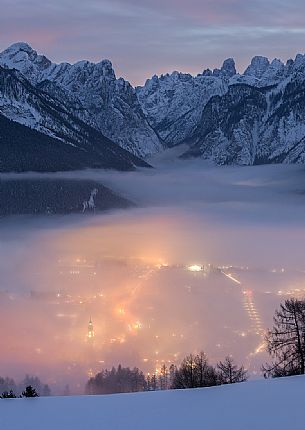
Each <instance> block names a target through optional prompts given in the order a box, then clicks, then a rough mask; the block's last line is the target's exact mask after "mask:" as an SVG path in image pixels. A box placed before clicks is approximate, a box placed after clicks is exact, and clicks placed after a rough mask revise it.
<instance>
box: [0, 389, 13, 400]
mask: <svg viewBox="0 0 305 430" xmlns="http://www.w3.org/2000/svg"><path fill="white" fill-rule="evenodd" d="M16 397H17V396H16V394H14V392H13V390H10V391H4V392H3V393H2V395H1V396H0V398H1V399H16Z"/></svg>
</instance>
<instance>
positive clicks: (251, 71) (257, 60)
mask: <svg viewBox="0 0 305 430" xmlns="http://www.w3.org/2000/svg"><path fill="white" fill-rule="evenodd" d="M269 65H270V62H269V60H268V58H267V57H261V56H258V55H257V56H256V57H253V58H252V60H251V64H250V65H249V66H248V67H247V69H246V70H245V72H244V74H245V75H246V76H247V75H248V76H254V77H255V78H258V79H260V78H261V77H262V76H263V74H264V73H265V72H266V70H267V69H268V67H269Z"/></svg>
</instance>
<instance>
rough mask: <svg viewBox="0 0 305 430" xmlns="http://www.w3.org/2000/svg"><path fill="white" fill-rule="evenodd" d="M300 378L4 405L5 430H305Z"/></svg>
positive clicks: (1, 423)
mask: <svg viewBox="0 0 305 430" xmlns="http://www.w3.org/2000/svg"><path fill="white" fill-rule="evenodd" d="M304 388H305V378H304V377H291V378H283V379H276V380H267V381H265V380H260V381H251V382H247V383H241V384H236V385H231V386H221V387H213V388H203V389H196V390H195V389H194V390H177V391H167V392H166V391H163V392H151V393H137V394H121V395H112V396H92V397H90V396H87V397H86V396H84V397H53V398H38V399H7V400H1V402H0V428H1V429H6V430H9V429H10V430H19V429H20V430H21V429H22V430H27V429H31V430H32V429H43V430H51V429H52V430H53V429H56V430H70V429H71V430H85V429H90V430H98V429H99V430H100V429H105V430H106V429H107V430H111V429H113V430H114V429H130V430H137V429H146V430H150V429H167V430H168V429H175V430H176V429H191V428H201V429H207V430H222V429H234V430H238V429H243V430H254V429H255V430H257V429H269V430H272V429H276V430H281V429H285V430H286V429H287V428H291V429H293V428H304V422H305V407H304Z"/></svg>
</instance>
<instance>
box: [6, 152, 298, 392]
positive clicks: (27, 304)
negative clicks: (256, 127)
mask: <svg viewBox="0 0 305 430" xmlns="http://www.w3.org/2000/svg"><path fill="white" fill-rule="evenodd" d="M167 154H168V153H163V154H162V156H155V157H154V158H152V159H151V160H149V162H150V164H152V165H153V166H154V167H155V168H154V169H147V170H146V169H138V170H137V171H134V172H121V173H117V172H111V171H101V170H94V171H91V170H85V171H81V172H69V173H57V174H56V173H54V174H43V175H41V174H22V175H15V174H4V175H1V178H3V179H14V178H16V177H18V178H19V180H20V178H21V180H22V178H26V179H38V178H39V179H42V178H48V180H50V179H56V180H58V179H60V180H62V179H69V180H71V181H73V180H76V179H77V180H92V181H95V182H96V183H101V184H103V185H104V186H106V187H109V188H110V189H111V190H113V191H114V192H115V193H118V195H120V196H122V197H123V198H125V199H126V200H127V201H130V202H132V203H133V204H134V205H135V206H131V207H130V208H129V209H123V210H122V209H118V210H113V211H108V212H105V213H98V212H96V213H95V215H79V216H77V215H69V216H52V215H50V216H39V217H34V216H16V217H3V218H1V220H0V238H1V239H0V273H1V281H0V297H1V301H0V336H1V339H2V341H1V344H2V347H1V357H0V366H1V372H2V376H6V375H8V376H11V377H14V378H20V377H22V376H23V375H25V374H26V373H28V374H32V375H37V376H39V377H40V378H41V379H42V380H43V381H44V382H46V383H48V384H49V385H50V387H51V389H52V392H53V393H57V394H62V393H63V392H64V390H65V387H66V385H67V384H69V387H70V390H71V393H82V392H83V391H84V385H85V382H86V380H87V379H88V377H89V376H90V375H92V374H95V373H96V372H98V371H100V370H101V369H102V368H111V367H112V366H113V365H118V364H119V363H121V364H122V365H126V366H130V367H133V366H138V367H139V368H140V369H142V370H143V371H144V372H145V373H147V372H150V373H154V372H158V371H159V369H160V367H161V365H162V364H163V363H166V365H170V364H171V363H174V364H179V363H180V361H181V360H182V359H183V357H184V356H185V355H186V354H188V353H191V352H199V351H201V350H203V351H205V352H206V353H207V355H208V357H209V359H210V361H211V363H215V362H217V361H218V360H221V359H223V358H224V357H225V356H226V355H228V354H232V355H233V357H234V358H235V359H236V361H238V362H239V363H241V364H242V363H243V364H244V365H245V366H246V367H247V368H248V369H249V374H250V376H251V377H261V376H262V373H261V370H260V367H261V365H262V364H263V363H264V362H265V361H266V360H267V359H268V357H267V355H266V353H265V352H264V343H263V339H264V332H265V329H266V328H268V327H270V326H271V325H272V317H273V314H274V311H275V309H276V308H277V307H278V306H279V303H280V302H281V301H282V300H284V299H285V298H287V297H290V296H291V295H293V296H296V297H303V294H304V293H305V271H304V269H305V268H304V251H305V229H304V227H305V193H304V191H305V169H304V167H303V166H301V165H268V166H252V167H214V166H212V165H211V164H209V163H208V162H206V161H202V160H183V161H171V156H168V157H169V159H167ZM169 154H172V152H169ZM303 184H304V185H303ZM90 319H91V321H92V326H93V330H94V331H93V332H90V330H92V326H90V324H89V320H90ZM88 324H89V326H90V327H91V329H90V327H88ZM89 332H90V333H91V334H93V336H91V335H90V336H88V333H89Z"/></svg>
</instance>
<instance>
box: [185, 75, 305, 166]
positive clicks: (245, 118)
mask: <svg viewBox="0 0 305 430" xmlns="http://www.w3.org/2000/svg"><path fill="white" fill-rule="evenodd" d="M188 142H189V143H190V144H191V148H190V149H189V150H188V151H187V152H186V153H185V154H184V156H183V157H190V156H192V157H194V156H195V157H197V156H199V157H203V158H207V159H212V160H213V161H215V162H216V164H242V165H252V164H265V163H279V162H280V163H304V162H305V79H304V78H302V79H300V77H298V78H297V77H294V78H291V79H290V80H289V82H288V83H287V84H286V85H285V86H284V87H283V88H278V86H273V87H267V88H261V87H253V86H248V85H244V84H239V85H231V86H230V87H229V89H228V92H227V93H226V94H225V95H223V96H222V97H213V98H212V99H210V100H209V102H208V103H207V105H206V106H205V108H204V110H203V112H202V116H201V120H200V121H199V124H198V126H197V128H196V129H195V130H194V133H193V134H192V135H191V136H190V137H189V139H188Z"/></svg>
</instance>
